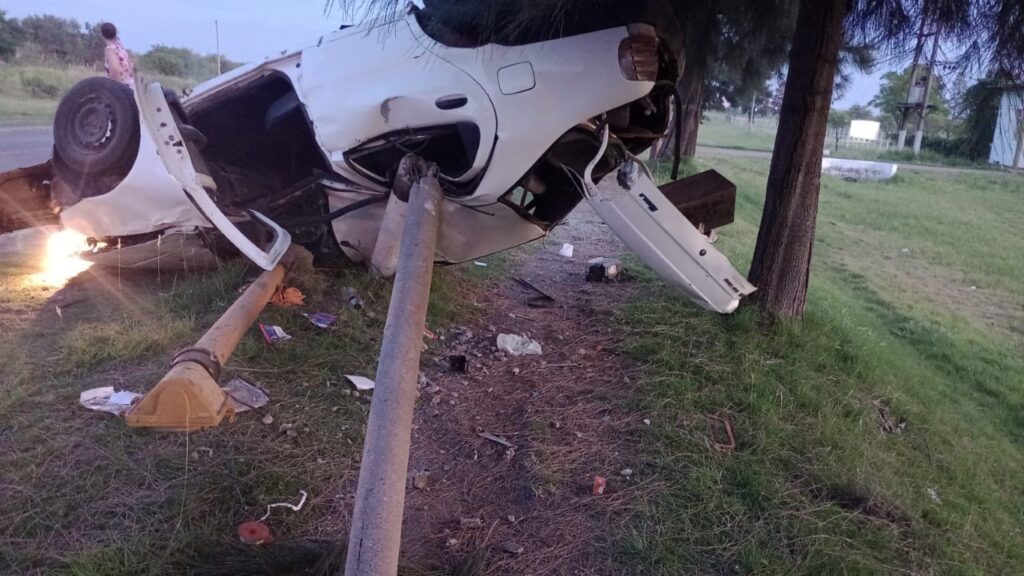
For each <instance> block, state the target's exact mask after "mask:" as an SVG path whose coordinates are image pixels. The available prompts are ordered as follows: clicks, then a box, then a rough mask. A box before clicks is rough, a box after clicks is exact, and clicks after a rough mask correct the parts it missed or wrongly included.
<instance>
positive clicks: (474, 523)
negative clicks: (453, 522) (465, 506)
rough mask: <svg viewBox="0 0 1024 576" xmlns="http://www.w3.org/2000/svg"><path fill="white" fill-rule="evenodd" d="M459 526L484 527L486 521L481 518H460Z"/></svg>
mask: <svg viewBox="0 0 1024 576" xmlns="http://www.w3.org/2000/svg"><path fill="white" fill-rule="evenodd" d="M459 526H461V527H462V528H483V527H484V521H483V520H481V519H479V518H459Z"/></svg>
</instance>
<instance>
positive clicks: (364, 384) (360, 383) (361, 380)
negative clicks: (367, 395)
mask: <svg viewBox="0 0 1024 576" xmlns="http://www.w3.org/2000/svg"><path fill="white" fill-rule="evenodd" d="M345 378H348V380H349V382H351V383H352V385H353V386H355V387H356V390H373V387H374V385H375V384H374V383H373V380H370V379H369V378H367V377H366V376H353V375H351V374H345Z"/></svg>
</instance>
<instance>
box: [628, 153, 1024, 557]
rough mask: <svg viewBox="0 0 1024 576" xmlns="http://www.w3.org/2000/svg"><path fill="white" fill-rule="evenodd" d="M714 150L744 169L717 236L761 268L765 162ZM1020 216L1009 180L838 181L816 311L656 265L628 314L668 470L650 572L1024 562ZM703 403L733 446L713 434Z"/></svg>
mask: <svg viewBox="0 0 1024 576" xmlns="http://www.w3.org/2000/svg"><path fill="white" fill-rule="evenodd" d="M711 165H712V166H713V167H715V168H716V169H718V170H720V171H721V172H722V173H723V174H725V175H726V176H727V177H729V178H731V179H733V180H734V181H735V182H736V183H737V184H738V188H739V195H738V215H737V222H736V223H735V224H734V225H732V226H730V227H727V228H725V229H723V230H722V231H721V236H722V241H721V243H722V245H723V247H724V248H725V250H726V252H728V253H729V255H730V256H731V257H732V258H733V262H734V263H736V264H738V265H739V266H740V267H741V269H745V267H746V264H747V263H748V262H749V254H750V253H751V250H752V246H753V241H754V238H755V235H756V226H757V222H758V218H759V214H760V207H761V203H762V198H763V190H764V183H765V174H766V171H767V162H757V161H749V160H744V161H729V160H721V161H715V162H714V163H712V164H711ZM1022 217H1024V180H1022V179H1020V178H1013V177H1010V176H1005V175H997V174H991V175H989V174H981V175H979V174H971V175H951V176H950V175H943V176H941V177H939V176H934V175H926V174H920V173H914V174H908V175H904V176H901V177H900V178H898V179H896V180H895V181H892V182H889V183H884V184H868V183H849V182H843V181H841V180H837V179H832V178H825V179H824V180H823V187H822V194H821V207H820V215H819V225H818V238H817V243H816V246H815V253H814V254H815V260H814V265H813V272H812V281H811V287H810V297H809V303H808V311H807V315H806V317H805V318H804V319H803V320H802V321H799V322H783V323H781V324H779V325H777V326H775V327H774V328H773V329H770V330H766V329H765V328H764V327H763V326H762V325H761V323H760V322H759V321H758V319H757V317H756V312H755V311H754V310H751V309H744V310H741V311H740V313H738V314H737V315H735V316H733V317H712V316H709V315H707V314H706V313H703V312H700V311H697V310H695V309H694V307H693V306H691V305H688V304H686V303H684V302H683V301H682V300H681V299H680V298H679V297H678V296H677V295H676V294H674V293H672V292H671V291H669V290H667V289H665V288H663V287H660V286H658V285H657V283H656V282H655V283H654V284H653V285H652V287H651V291H652V292H653V296H652V297H648V298H644V299H642V300H639V301H637V302H635V303H633V304H632V305H631V306H629V307H628V308H627V309H626V310H625V311H624V313H623V314H622V315H621V317H620V321H621V325H622V329H623V330H624V331H625V332H626V334H627V338H628V349H629V352H630V354H631V355H632V356H633V357H634V358H636V359H637V360H638V361H639V362H641V363H642V365H643V366H644V373H645V378H644V380H643V384H642V387H641V388H640V390H638V394H639V395H640V396H641V397H642V398H643V400H642V401H641V404H642V406H643V407H644V408H645V409H646V410H648V411H649V412H650V413H651V414H652V416H651V418H652V420H653V421H654V425H653V426H652V427H651V429H650V432H649V433H648V434H647V435H646V437H645V438H644V442H645V452H646V453H647V455H648V458H649V461H650V463H651V466H652V467H653V469H654V470H656V472H657V477H658V478H659V479H661V480H663V481H665V482H666V483H667V486H666V487H665V488H664V490H663V491H661V492H658V493H655V494H654V495H653V496H652V497H651V500H650V501H649V507H648V508H647V509H646V510H645V513H644V514H643V515H642V516H641V518H642V520H641V521H638V522H637V524H636V526H635V528H634V531H633V533H632V535H630V536H626V537H624V538H623V539H622V553H623V555H624V557H625V558H627V559H628V560H629V561H630V562H632V563H634V564H635V565H637V566H639V567H642V568H641V569H639V570H637V572H638V573H640V572H642V573H656V574H683V573H758V574H892V573H915V574H926V573H939V574H1008V573H1018V572H1019V571H1020V567H1021V566H1022V565H1024V547H1021V545H1020V544H1021V542H1022V538H1024V522H1022V518H1024V487H1022V485H1021V483H1020V481H1019V478H1020V477H1021V475H1022V473H1024V448H1022V442H1024V418H1022V417H1021V414H1022V413H1024V359H1022V358H1024V355H1022V354H1021V352H1022V351H1024V329H1022V328H1024V323H1022V312H1024V310H1022V305H1021V304H1022V303H1024V284H1022V281H1024V260H1022V259H1021V258H1020V256H1019V255H1020V254H1021V253H1024V238H1022V237H1021V236H1020V235H1019V234H1015V233H1014V232H1013V230H1016V229H1018V228H1019V224H1018V222H1019V221H1020V219H1021V218H1022ZM904 249H907V251H904ZM970 286H975V290H971V289H970ZM666 318H671V321H666V320H665V319H666ZM879 399H884V402H885V403H886V404H887V405H888V409H889V411H890V412H891V414H892V415H893V416H894V417H896V418H901V419H905V420H906V422H907V425H906V429H905V431H904V432H903V433H901V434H886V433H883V432H882V431H881V430H880V429H879V425H878V421H879V418H878V408H877V407H876V406H875V405H874V404H873V401H875V400H879ZM707 415H718V416H721V417H724V418H727V419H728V420H729V421H731V423H732V426H733V428H734V430H735V433H736V440H737V448H736V450H735V452H733V453H727V454H722V453H719V452H716V451H714V450H712V449H710V447H709V444H708V436H709V434H713V435H714V437H715V439H717V440H719V441H720V440H721V439H722V432H721V431H720V430H719V429H715V431H713V432H712V431H711V430H712V429H711V428H709V420H708V419H707ZM932 494H934V495H935V498H933V497H932Z"/></svg>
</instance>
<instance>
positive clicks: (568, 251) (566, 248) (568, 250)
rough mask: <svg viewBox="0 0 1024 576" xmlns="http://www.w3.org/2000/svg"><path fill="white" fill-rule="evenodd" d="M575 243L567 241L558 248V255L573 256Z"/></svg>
mask: <svg viewBox="0 0 1024 576" xmlns="http://www.w3.org/2000/svg"><path fill="white" fill-rule="evenodd" d="M572 251H573V245H572V244H569V243H568V242H566V243H565V244H562V247H561V248H559V249H558V255H559V256H564V257H565V258H572Z"/></svg>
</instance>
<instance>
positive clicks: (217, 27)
mask: <svg viewBox="0 0 1024 576" xmlns="http://www.w3.org/2000/svg"><path fill="white" fill-rule="evenodd" d="M213 32H214V34H215V35H216V36H217V76H220V23H219V22H217V21H216V20H214V21H213Z"/></svg>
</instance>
